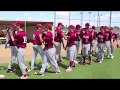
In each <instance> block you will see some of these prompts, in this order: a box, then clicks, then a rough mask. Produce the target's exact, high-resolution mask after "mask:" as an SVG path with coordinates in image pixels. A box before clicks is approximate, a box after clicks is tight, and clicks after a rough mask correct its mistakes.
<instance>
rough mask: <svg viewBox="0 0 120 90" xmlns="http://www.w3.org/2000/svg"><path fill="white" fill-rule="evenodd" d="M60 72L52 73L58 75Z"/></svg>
mask: <svg viewBox="0 0 120 90" xmlns="http://www.w3.org/2000/svg"><path fill="white" fill-rule="evenodd" d="M60 73H61V72H53V75H58V74H60Z"/></svg>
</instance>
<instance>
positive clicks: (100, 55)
mask: <svg viewBox="0 0 120 90" xmlns="http://www.w3.org/2000/svg"><path fill="white" fill-rule="evenodd" d="M105 37H106V33H105V32H104V26H101V27H100V32H98V33H97V35H96V41H97V42H96V44H95V47H96V48H97V51H96V55H97V56H96V60H97V61H99V63H102V62H103V60H104V47H105Z"/></svg>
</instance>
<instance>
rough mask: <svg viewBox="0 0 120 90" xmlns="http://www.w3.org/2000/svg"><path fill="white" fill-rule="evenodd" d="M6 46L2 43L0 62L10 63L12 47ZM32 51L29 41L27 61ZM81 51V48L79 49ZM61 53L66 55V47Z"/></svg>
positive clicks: (0, 46) (26, 54)
mask: <svg viewBox="0 0 120 90" xmlns="http://www.w3.org/2000/svg"><path fill="white" fill-rule="evenodd" d="M118 43H119V45H120V40H119V41H118ZM65 45H66V44H65ZM4 46H5V45H4V44H3V45H0V63H8V62H9V60H10V57H11V52H10V48H7V49H5V48H4ZM115 46H116V42H115ZM115 48H116V47H115ZM32 52H33V49H32V43H28V44H27V48H26V53H25V61H30V60H31V58H32ZM79 53H80V49H79ZM61 55H62V56H66V51H65V50H64V49H62V53H61ZM39 58H40V56H39V55H38V56H37V59H39Z"/></svg>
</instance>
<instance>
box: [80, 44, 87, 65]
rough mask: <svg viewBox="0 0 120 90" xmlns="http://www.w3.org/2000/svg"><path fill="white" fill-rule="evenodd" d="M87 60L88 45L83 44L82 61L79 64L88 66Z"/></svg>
mask: <svg viewBox="0 0 120 90" xmlns="http://www.w3.org/2000/svg"><path fill="white" fill-rule="evenodd" d="M85 60H86V45H85V44H82V60H81V61H80V62H79V63H80V64H83V65H85V64H86V62H85Z"/></svg>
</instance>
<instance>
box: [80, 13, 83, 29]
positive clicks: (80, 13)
mask: <svg viewBox="0 0 120 90" xmlns="http://www.w3.org/2000/svg"><path fill="white" fill-rule="evenodd" d="M80 14H81V27H82V24H83V11H81V13H80Z"/></svg>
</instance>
